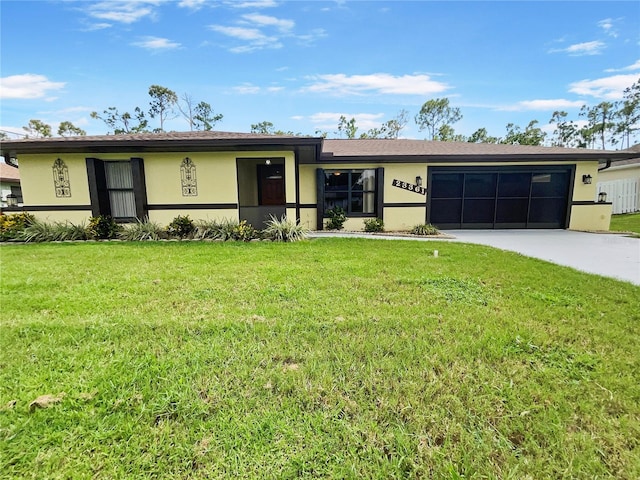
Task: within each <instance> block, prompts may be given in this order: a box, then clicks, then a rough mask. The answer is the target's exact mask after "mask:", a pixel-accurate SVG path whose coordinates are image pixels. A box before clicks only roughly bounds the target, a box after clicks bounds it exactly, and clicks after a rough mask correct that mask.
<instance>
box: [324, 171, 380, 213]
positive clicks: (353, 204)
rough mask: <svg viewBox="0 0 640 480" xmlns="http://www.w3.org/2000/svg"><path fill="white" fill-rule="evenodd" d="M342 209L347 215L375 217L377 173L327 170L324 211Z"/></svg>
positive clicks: (325, 175)
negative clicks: (335, 208)
mask: <svg viewBox="0 0 640 480" xmlns="http://www.w3.org/2000/svg"><path fill="white" fill-rule="evenodd" d="M334 207H341V208H343V209H344V211H345V212H346V213H347V215H355V216H358V215H363V216H367V215H375V213H376V211H375V210H376V171H375V170H374V169H370V170H325V171H324V211H325V212H326V211H327V210H331V209H332V208H334Z"/></svg>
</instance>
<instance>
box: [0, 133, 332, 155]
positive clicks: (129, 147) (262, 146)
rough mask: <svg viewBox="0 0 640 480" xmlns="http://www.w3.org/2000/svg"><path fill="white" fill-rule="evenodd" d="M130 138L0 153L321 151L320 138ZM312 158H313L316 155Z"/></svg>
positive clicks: (37, 144) (15, 145) (20, 145)
mask: <svg viewBox="0 0 640 480" xmlns="http://www.w3.org/2000/svg"><path fill="white" fill-rule="evenodd" d="M161 135H162V134H159V138H149V137H147V138H146V139H142V138H138V139H136V138H131V136H129V135H121V136H119V135H105V136H104V137H106V138H98V139H96V138H95V137H93V138H90V137H89V138H85V139H81V138H73V140H70V139H68V138H66V139H65V138H53V139H46V140H34V141H24V140H23V141H13V142H12V141H8V142H2V152H3V154H6V155H8V156H11V157H12V158H13V157H18V158H19V155H20V154H27V153H29V154H32V153H55V154H58V153H85V154H98V155H100V156H104V155H111V154H113V153H146V152H177V153H185V152H221V151H225V152H237V151H251V152H253V151H266V152H272V151H282V150H287V151H290V150H293V149H294V148H295V147H296V146H313V147H315V148H316V152H317V155H319V154H320V152H321V148H322V139H321V138H315V137H287V138H278V137H269V136H264V137H258V138H210V139H209V138H198V139H193V138H191V139H189V138H181V139H176V138H166V137H165V138H161ZM317 155H316V156H317Z"/></svg>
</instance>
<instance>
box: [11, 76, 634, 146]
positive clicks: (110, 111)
mask: <svg viewBox="0 0 640 480" xmlns="http://www.w3.org/2000/svg"><path fill="white" fill-rule="evenodd" d="M148 93H149V97H150V102H149V109H148V110H146V111H145V110H143V109H141V108H140V107H135V108H134V109H133V110H131V111H130V112H129V111H125V112H120V111H119V110H118V109H117V108H116V107H108V108H107V109H106V110H104V111H103V112H102V113H98V112H91V114H90V115H91V118H93V119H96V120H101V121H102V122H104V123H105V125H106V126H107V127H108V128H109V132H108V133H113V134H114V135H119V134H126V133H162V132H164V131H165V129H164V127H165V123H166V122H167V121H168V120H172V119H175V118H177V117H178V116H182V117H183V119H184V120H185V121H186V122H187V125H188V127H189V130H191V131H193V130H212V129H213V128H214V127H215V125H216V124H217V123H218V122H220V121H221V120H222V118H223V115H222V114H218V113H215V112H214V110H213V108H212V107H211V105H210V104H209V103H207V102H204V101H200V102H198V103H196V101H195V100H194V99H193V97H192V96H191V95H189V94H187V93H185V94H183V95H182V96H180V97H178V95H177V94H176V92H174V91H173V90H171V89H169V88H167V87H163V86H160V85H151V86H150V87H149V92H148ZM568 116H569V115H568V113H567V112H565V111H562V110H558V111H555V112H553V115H552V116H551V119H550V120H549V123H550V124H552V125H554V131H553V133H552V134H551V135H548V134H547V133H546V132H544V131H543V130H542V129H541V128H540V126H539V122H538V120H531V121H530V122H529V123H528V124H527V126H526V127H524V129H523V128H521V127H520V126H519V125H516V124H514V123H509V124H507V126H506V134H505V135H504V136H503V137H494V136H491V135H489V133H488V132H487V129H486V128H484V127H481V128H478V129H477V130H476V131H475V132H473V133H472V134H471V135H469V136H465V135H461V134H458V133H456V131H455V129H454V127H453V125H454V124H455V123H457V122H458V121H460V120H461V119H462V118H463V115H462V112H461V110H460V108H458V107H453V106H451V105H450V103H449V99H447V98H435V99H430V100H427V101H426V102H425V103H424V104H423V105H422V107H421V108H420V110H419V111H418V113H417V114H416V115H415V116H414V118H413V120H414V121H415V123H416V125H417V126H418V130H419V131H421V132H426V135H427V137H426V139H427V140H437V141H444V142H470V143H500V144H509V145H543V144H544V143H545V142H546V141H547V137H549V138H548V143H549V144H550V145H551V146H558V147H576V148H602V149H605V148H606V147H607V145H611V146H617V147H619V148H628V147H630V146H631V139H632V138H634V136H635V134H636V132H637V131H638V130H640V79H639V80H638V81H637V82H636V83H634V84H633V85H631V86H630V87H628V88H626V89H625V90H624V94H623V99H622V100H620V101H617V102H608V101H604V102H601V103H599V104H597V105H594V106H591V107H589V106H587V105H583V106H582V108H581V109H580V112H579V118H580V119H581V120H572V119H569V118H568ZM151 119H153V120H156V121H157V124H158V126H156V127H155V128H152V127H151V126H150V120H151ZM408 123H409V112H408V111H407V110H404V109H402V110H400V112H398V114H397V115H396V116H395V117H393V118H392V119H390V120H387V121H385V122H383V123H382V124H381V125H380V126H379V127H375V128H371V129H369V130H367V131H365V132H362V133H360V134H359V135H358V131H359V128H358V126H357V125H356V119H355V118H353V117H352V118H350V119H347V117H345V116H344V115H342V116H340V119H339V121H338V125H337V131H335V132H333V133H334V135H336V136H337V137H339V138H347V139H354V138H361V139H367V138H387V139H397V138H400V134H401V132H402V130H403V129H404V128H405V127H406V126H407V124H408ZM23 129H24V130H25V131H26V132H27V136H33V137H51V136H52V127H51V126H50V125H47V124H46V123H44V122H42V121H41V120H36V119H34V120H30V121H29V124H28V125H27V126H25V127H23ZM251 132H252V133H260V134H265V135H292V136H301V135H302V134H301V133H293V132H292V131H283V130H278V129H276V128H275V126H274V125H273V123H272V122H270V121H262V122H259V123H256V124H252V125H251ZM57 133H58V135H59V136H68V135H86V132H85V131H84V130H82V129H81V128H78V127H76V126H75V125H73V124H72V123H71V122H69V121H64V122H61V123H60V125H59V127H58V130H57ZM315 134H316V135H319V136H323V137H328V136H329V133H328V132H326V131H320V130H316V132H315ZM0 136H4V137H6V135H4V134H1V133H0Z"/></svg>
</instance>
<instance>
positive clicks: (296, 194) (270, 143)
mask: <svg viewBox="0 0 640 480" xmlns="http://www.w3.org/2000/svg"><path fill="white" fill-rule="evenodd" d="M3 153H4V154H7V153H10V154H11V153H12V154H15V155H16V156H17V157H19V161H20V173H21V176H22V179H23V182H22V183H23V195H24V199H25V205H24V208H23V209H24V210H26V211H29V212H31V213H33V214H35V215H36V216H37V217H39V218H43V219H46V220H49V221H64V220H68V221H71V222H73V223H81V222H86V221H88V220H89V218H90V217H91V216H93V215H96V214H99V213H103V212H108V211H109V199H108V198H106V197H105V195H107V193H108V192H116V191H119V190H123V189H122V188H115V187H113V185H111V186H109V185H107V184H105V183H104V182H105V179H104V178H102V180H101V177H104V175H105V173H104V172H106V170H103V169H106V168H107V166H108V165H112V164H113V163H114V162H124V164H126V165H131V169H132V172H133V173H132V175H133V177H132V178H133V182H134V185H133V186H132V187H131V186H129V187H127V188H124V190H127V191H129V190H131V191H133V194H132V196H131V198H134V197H135V204H136V212H138V214H137V215H136V216H140V214H142V215H144V216H145V217H147V218H149V219H150V220H152V221H154V222H157V223H160V224H162V225H167V224H168V223H169V222H171V220H172V219H173V218H175V217H176V216H177V215H189V216H190V217H191V218H192V219H194V220H198V219H202V220H222V219H231V220H243V219H245V218H247V219H248V218H250V219H251V220H252V222H256V223H261V222H262V221H263V220H264V219H265V218H267V216H268V215H274V216H280V215H286V216H287V217H288V218H295V219H297V220H298V221H299V222H300V223H301V224H303V225H304V226H306V227H308V228H310V229H319V228H324V225H325V224H326V218H327V217H326V211H325V210H326V209H327V208H328V207H327V206H326V205H327V204H326V203H325V195H327V194H329V192H330V190H327V191H326V192H327V193H325V188H330V187H328V186H327V185H328V184H326V182H327V180H326V179H327V178H329V177H325V172H329V173H328V174H327V175H339V173H340V172H345V175H353V178H354V179H355V178H357V177H358V175H360V174H359V173H358V172H363V171H369V172H371V173H370V174H368V175H369V177H368V178H369V180H367V182H368V183H367V185H368V187H367V188H368V190H367V192H369V193H367V195H368V196H367V197H366V198H367V200H366V202H367V206H366V207H365V210H362V208H363V207H362V204H360V205H359V207H357V205H356V203H354V204H353V205H354V208H356V207H357V208H360V210H354V211H353V212H351V211H349V212H348V219H347V221H346V223H345V228H346V229H348V230H362V229H363V226H364V221H365V220H366V219H367V218H376V217H377V218H382V219H383V221H384V225H385V229H386V230H388V231H402V230H409V229H411V228H412V227H413V226H415V225H418V224H422V223H425V222H426V221H427V220H428V219H429V218H432V213H433V209H434V208H436V207H434V206H433V205H435V203H433V199H432V197H431V191H430V190H429V188H431V187H433V185H427V183H428V182H431V181H432V180H433V179H435V178H436V174H437V173H438V172H446V171H449V170H451V171H454V170H455V171H460V172H466V173H462V174H461V175H476V176H478V175H480V176H481V175H482V174H483V172H496V173H495V174H492V175H494V181H497V180H495V179H496V178H497V179H499V178H502V177H501V176H502V175H510V174H509V173H500V172H516V174H517V172H524V174H525V175H535V174H536V173H535V172H543V173H544V172H549V173H547V174H546V176H547V177H549V176H550V175H555V174H554V173H553V172H560V173H559V175H561V177H559V178H562V179H566V180H562V181H563V182H565V181H566V182H567V183H566V184H565V186H564V187H562V191H563V192H566V193H562V195H564V197H559V198H558V199H556V201H555V202H556V203H555V204H553V205H556V206H555V207H554V208H558V209H559V208H564V209H566V213H565V212H564V211H558V215H557V216H558V218H560V219H561V220H560V221H561V222H562V223H561V224H558V225H559V228H571V229H577V230H606V229H608V226H609V219H610V215H611V208H610V205H607V204H599V203H597V202H596V201H594V198H596V196H597V190H596V182H595V179H596V178H598V165H599V163H598V162H599V161H601V160H602V158H606V157H607V156H610V157H621V155H622V154H620V152H591V151H586V150H576V149H558V148H545V147H521V146H512V145H484V144H481V145H475V144H455V143H448V142H426V141H417V140H342V141H340V140H326V141H325V140H323V139H321V138H311V137H278V136H260V135H252V134H232V133H225V132H190V133H189V132H188V133H185V134H181V133H176V134H159V135H155V136H154V135H138V136H102V137H86V138H82V137H77V138H75V139H32V140H28V141H24V140H22V141H19V140H16V141H13V142H9V143H8V144H7V145H3ZM625 158H626V157H625ZM124 164H123V165H124ZM56 165H57V167H56ZM61 165H62V166H63V167H64V172H63V173H64V176H65V182H66V183H65V189H63V191H61V190H60V189H59V188H57V187H58V186H59V185H57V183H56V178H55V176H56V175H63V173H61V171H60V168H61V167H60V166H61ZM185 165H188V169H189V170H188V178H189V181H190V182H191V183H190V184H189V185H190V187H189V188H187V189H185V188H186V187H185V170H184V168H186V167H185ZM269 165H271V166H272V167H273V168H275V170H273V168H272V169H271V170H269V169H268V168H267V167H265V166H269ZM116 167H118V168H120V167H119V166H118V165H116ZM55 168H58V170H55ZM127 168H128V167H127ZM269 168H271V167H269ZM447 169H449V170H447ZM267 170H268V172H275V173H268V172H267ZM101 172H102V173H101ZM265 172H267V173H265ZM331 172H337V173H331ZM601 173H602V172H601ZM432 174H433V175H432ZM511 174H513V173H511ZM585 175H590V176H591V177H592V178H593V179H594V181H593V182H592V183H591V184H586V183H584V182H583V176H585ZM542 176H545V175H542ZM60 178H62V176H61V177H60ZM335 178H338V177H335ZM349 178H351V176H350V177H349ZM438 178H439V177H438ZM460 178H466V177H463V176H461V177H460ZM531 178H533V177H531ZM433 181H435V180H433ZM531 181H532V180H531ZM547 181H548V179H547ZM265 182H266V183H265ZM325 184H326V185H325ZM280 185H281V187H280ZM427 187H429V188H427ZM273 188H275V189H276V190H277V192H276V193H277V198H276V200H275V203H274V198H271V197H270V198H267V197H266V196H265V195H267V194H269V195H273V191H271V190H273ZM280 188H281V189H282V191H281V192H280V193H278V192H279V190H278V189H280ZM345 188H348V189H349V193H348V198H349V199H350V200H349V202H351V198H352V197H351V195H352V193H351V189H352V188H353V189H354V190H353V195H354V196H355V197H354V198H360V201H361V202H362V201H363V200H364V197H362V193H358V192H360V191H361V190H362V188H363V186H362V185H360V186H357V185H355V184H354V185H353V186H348V187H345ZM265 189H270V190H268V191H267V190H265ZM61 192H62V193H61ZM342 194H343V197H341V198H343V200H341V201H345V202H346V198H347V197H346V195H347V193H346V191H345V192H343V193H342ZM109 195H111V194H109ZM358 195H359V196H360V197H357V196H358ZM495 195H498V194H497V193H496V194H495ZM530 195H531V194H529V197H525V198H523V200H522V201H526V202H532V201H533V200H532V198H533V197H530ZM374 197H375V199H374ZM105 198H106V199H105ZM465 198H466V197H465ZM495 198H496V202H499V201H501V200H499V197H495ZM527 199H528V200H527ZM489 200H490V199H489ZM131 201H132V202H133V200H131ZM373 201H375V202H374V203H375V205H373ZM505 201H506V200H505ZM465 202H466V203H465V208H472V207H473V202H474V200H473V198H471V199H467V200H466V201H465ZM469 202H471V203H469ZM562 202H564V203H562ZM484 203H485V204H486V203H487V202H486V201H484ZM478 204H479V205H480V204H482V202H481V201H479V202H478ZM543 204H544V203H543ZM551 204H552V203H549V205H551ZM560 204H561V206H557V205H560ZM105 205H106V206H105ZM345 205H348V206H349V208H351V203H345ZM469 205H471V207H469ZM496 205H497V203H496ZM105 209H106V210H105ZM5 210H6V209H5ZM121 220H122V221H135V218H133V217H132V216H131V215H129V217H128V218H123V219H121ZM465 225H467V226H466V227H465ZM495 225H498V224H497V223H496V224H495ZM514 225H515V224H514ZM549 225H550V224H549ZM549 225H547V226H546V227H544V228H551V227H550V226H549ZM254 226H256V227H257V228H260V227H261V225H254ZM462 227H463V228H474V227H473V225H469V224H463V225H462ZM507 227H508V225H507ZM476 228H477V227H476ZM495 228H503V227H498V226H496V227H495ZM513 228H516V227H513Z"/></svg>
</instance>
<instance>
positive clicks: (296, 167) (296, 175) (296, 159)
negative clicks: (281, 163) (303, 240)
mask: <svg viewBox="0 0 640 480" xmlns="http://www.w3.org/2000/svg"><path fill="white" fill-rule="evenodd" d="M285 170H286V168H285ZM293 180H294V181H295V182H296V185H295V187H296V188H295V190H296V198H295V202H296V223H300V148H299V147H296V148H295V149H294V150H293ZM284 187H285V192H286V188H287V185H286V184H285V186H284Z"/></svg>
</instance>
